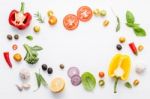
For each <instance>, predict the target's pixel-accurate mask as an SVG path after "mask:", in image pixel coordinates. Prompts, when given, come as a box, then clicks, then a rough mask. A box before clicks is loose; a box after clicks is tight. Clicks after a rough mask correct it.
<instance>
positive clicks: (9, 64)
mask: <svg viewBox="0 0 150 99" xmlns="http://www.w3.org/2000/svg"><path fill="white" fill-rule="evenodd" d="M3 54H4V58H5V61H6V63H7V64H8V66H9V67H10V68H12V63H11V61H10V58H9V52H4V53H3Z"/></svg>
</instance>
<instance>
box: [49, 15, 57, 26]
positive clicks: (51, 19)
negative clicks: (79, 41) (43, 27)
mask: <svg viewBox="0 0 150 99" xmlns="http://www.w3.org/2000/svg"><path fill="white" fill-rule="evenodd" d="M48 23H49V24H50V25H55V24H56V23H57V18H56V17H55V16H50V17H49V20H48Z"/></svg>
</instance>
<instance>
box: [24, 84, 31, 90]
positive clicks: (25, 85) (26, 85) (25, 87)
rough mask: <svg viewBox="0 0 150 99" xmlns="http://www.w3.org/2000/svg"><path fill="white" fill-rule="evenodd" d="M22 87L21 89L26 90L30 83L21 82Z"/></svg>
mask: <svg viewBox="0 0 150 99" xmlns="http://www.w3.org/2000/svg"><path fill="white" fill-rule="evenodd" d="M22 87H23V89H25V90H28V89H30V88H31V85H30V84H28V83H24V84H22Z"/></svg>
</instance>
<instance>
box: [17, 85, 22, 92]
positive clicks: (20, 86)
mask: <svg viewBox="0 0 150 99" xmlns="http://www.w3.org/2000/svg"><path fill="white" fill-rule="evenodd" d="M16 87H17V89H18V90H19V91H20V92H21V91H22V90H23V87H22V85H19V84H16Z"/></svg>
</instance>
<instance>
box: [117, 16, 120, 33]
mask: <svg viewBox="0 0 150 99" xmlns="http://www.w3.org/2000/svg"><path fill="white" fill-rule="evenodd" d="M116 18H117V27H116V32H118V31H119V30H120V19H119V17H118V16H116Z"/></svg>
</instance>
